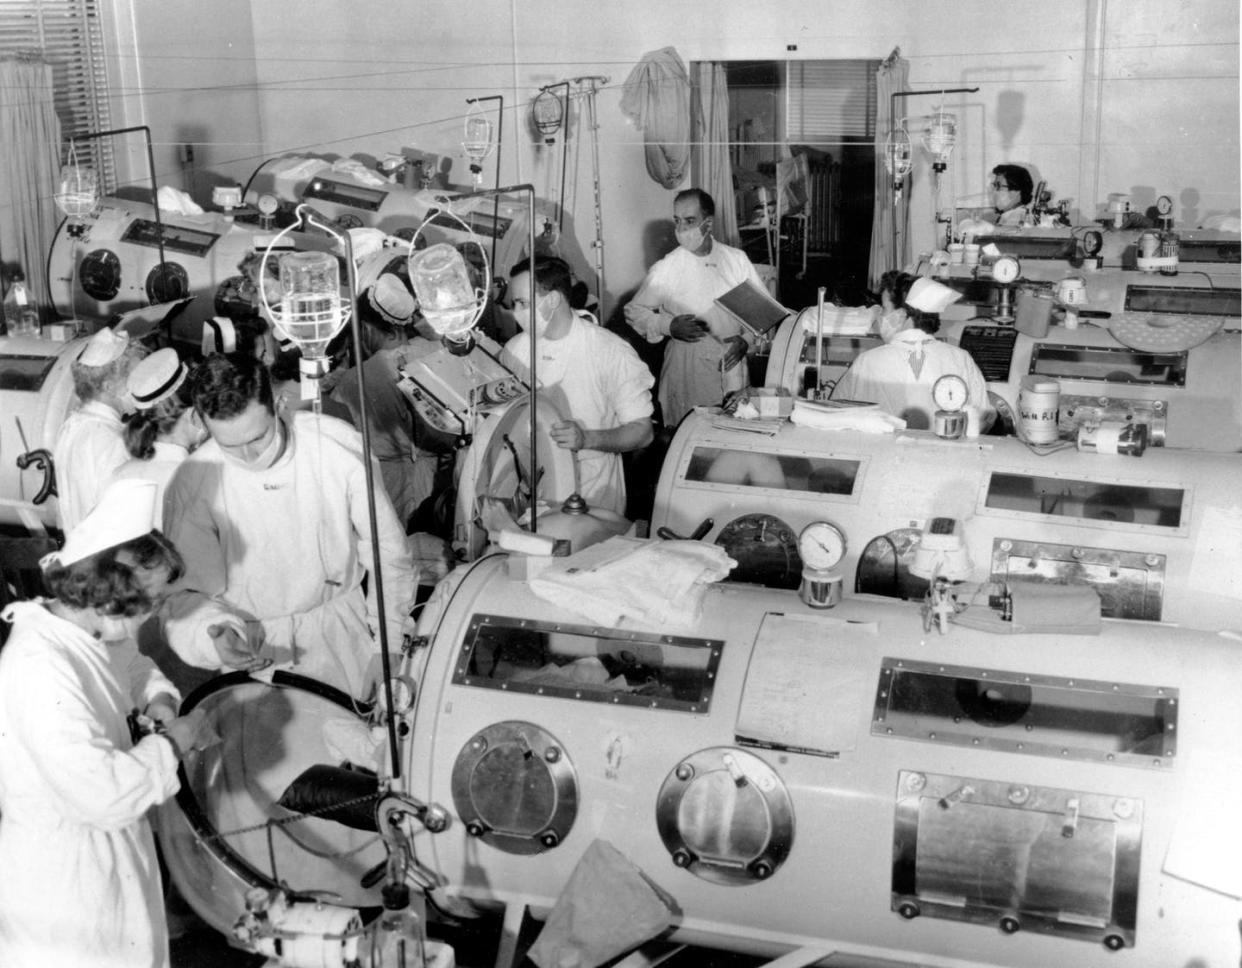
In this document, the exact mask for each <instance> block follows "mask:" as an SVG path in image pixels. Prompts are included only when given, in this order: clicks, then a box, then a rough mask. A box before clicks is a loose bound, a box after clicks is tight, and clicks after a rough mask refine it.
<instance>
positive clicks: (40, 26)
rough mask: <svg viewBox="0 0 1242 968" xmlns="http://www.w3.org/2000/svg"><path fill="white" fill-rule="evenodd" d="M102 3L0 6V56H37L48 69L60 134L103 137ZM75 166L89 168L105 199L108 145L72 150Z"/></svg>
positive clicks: (5, 0)
mask: <svg viewBox="0 0 1242 968" xmlns="http://www.w3.org/2000/svg"><path fill="white" fill-rule="evenodd" d="M106 2H107V0H0V56H3V55H11V54H31V53H34V54H40V55H42V57H43V58H44V60H46V61H47V62H48V63H50V64H51V65H52V73H53V78H54V81H53V83H54V87H55V92H56V113H57V115H59V117H60V125H61V134H62V136H63V137H64V138H65V139H66V140H68V139H71V138H72V137H73V136H74V135H81V134H87V133H90V132H94V131H106V130H108V129H109V128H111V127H112V123H111V115H110V112H109V110H108V78H107V72H106V60H105V56H104V35H103V21H102V19H101V13H100V10H101V7H102V6H103V5H104V4H105V3H106ZM77 155H78V162H79V163H80V164H90V165H93V166H94V167H95V169H96V171H98V172H99V180H100V186H101V188H102V189H103V191H104V192H105V193H108V192H111V191H114V190H115V188H116V167H115V163H114V160H113V153H112V146H111V144H110V143H109V139H107V138H104V139H99V140H94V141H82V142H79V143H78V144H77Z"/></svg>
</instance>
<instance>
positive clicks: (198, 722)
mask: <svg viewBox="0 0 1242 968" xmlns="http://www.w3.org/2000/svg"><path fill="white" fill-rule="evenodd" d="M164 732H165V733H166V734H167V735H168V737H169V739H171V740H172V741H173V745H174V746H176V747H177V751H178V752H179V753H180V754H181V755H182V756H185V755H186V754H187V753H189V752H191V751H196V750H205V749H207V747H209V746H214V745H215V744H216V743H218V742H220V734H219V733H217V732H216V728H215V727H214V726H213V725H212V724H211V720H209V719H208V718H207V713H206V711H205V710H203V709H201V708H200V709H194V710H191V711H190V712H189V713H187V714H186V715H184V716H178V717H177V718H176V719H174V720H173V721H172V722H171V723H169V724H168V728H167V729H165V730H164Z"/></svg>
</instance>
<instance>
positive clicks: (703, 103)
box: [690, 61, 739, 246]
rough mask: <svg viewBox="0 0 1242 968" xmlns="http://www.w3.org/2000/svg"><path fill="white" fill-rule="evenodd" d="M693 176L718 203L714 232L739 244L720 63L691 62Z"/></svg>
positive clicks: (725, 87) (726, 96) (726, 92)
mask: <svg viewBox="0 0 1242 968" xmlns="http://www.w3.org/2000/svg"><path fill="white" fill-rule="evenodd" d="M690 85H691V97H690V130H691V132H692V133H693V136H692V140H691V149H690V175H691V179H692V180H693V182H694V187H696V188H702V189H703V190H704V191H706V192H707V193H708V194H709V195H711V197H712V198H713V199H714V200H715V202H716V218H715V227H714V231H713V233H712V234H713V235H715V237H716V238H717V239H719V240H720V241H721V242H724V243H725V244H726V245H733V246H736V245H738V244H739V236H738V231H737V202H736V200H735V199H734V197H733V162H732V161H730V159H729V82H728V81H727V80H726V74H725V67H724V65H723V64H720V63H712V62H710V61H696V62H695V63H693V64H691V65H690Z"/></svg>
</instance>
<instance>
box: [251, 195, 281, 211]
mask: <svg viewBox="0 0 1242 968" xmlns="http://www.w3.org/2000/svg"><path fill="white" fill-rule="evenodd" d="M254 204H255V208H257V209H258V210H259V212H260V213H261V214H263V215H275V214H276V209H278V208H280V200H279V199H278V198H277V197H276V196H275V195H269V194H268V193H267V192H264V193H263V194H262V195H260V196H259V200H258V201H257V202H255V203H254Z"/></svg>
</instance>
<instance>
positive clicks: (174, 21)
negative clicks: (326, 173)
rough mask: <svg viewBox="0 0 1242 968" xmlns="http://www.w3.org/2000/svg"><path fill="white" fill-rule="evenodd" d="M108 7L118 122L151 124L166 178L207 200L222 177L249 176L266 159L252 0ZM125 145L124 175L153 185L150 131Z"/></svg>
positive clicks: (145, 1) (122, 0)
mask: <svg viewBox="0 0 1242 968" xmlns="http://www.w3.org/2000/svg"><path fill="white" fill-rule="evenodd" d="M106 9H107V11H108V12H109V14H110V15H111V16H112V17H113V24H112V29H111V31H110V33H111V35H112V37H113V38H114V40H115V44H116V46H115V49H110V50H109V76H110V78H112V79H114V81H115V83H113V85H112V88H113V95H114V96H113V99H112V120H113V126H114V127H116V128H122V127H130V126H134V125H142V124H145V125H147V126H148V127H150V129H151V141H152V154H153V155H154V158H155V173H156V181H157V183H158V184H159V185H173V186H174V187H177V188H182V189H184V190H187V191H189V192H191V194H193V195H194V197H195V198H196V200H197V201H198V202H199V203H200V204H203V205H207V204H208V203H210V201H211V188H212V186H213V185H217V184H232V183H236V182H241V183H242V184H244V183H245V181H246V180H247V179H248V178H249V177H250V174H251V173H252V172H253V171H254V169H255V168H256V167H258V165H259V163H260V162H261V161H262V160H263V159H264V158H265V157H266V156H265V154H264V151H263V147H262V144H261V137H260V126H259V88H258V85H257V83H256V80H257V79H256V72H255V65H256V54H255V46H254V38H253V35H252V34H251V23H250V0H211V2H210V3H203V2H201V0H115V2H114V3H113V4H110V5H107V6H106ZM186 145H189V146H190V152H191V153H192V157H191V158H189V159H188V160H187V158H186V157H185V155H183V150H184V148H183V146H186ZM115 147H116V150H117V159H118V173H119V174H120V176H121V179H122V182H130V183H132V184H133V185H135V186H140V187H142V188H145V187H146V186H147V185H148V184H149V181H150V175H149V174H148V170H147V169H148V165H147V159H146V149H145V145H144V144H143V139H142V137H141V136H140V135H130V136H128V137H127V138H124V139H118V140H117V141H116V142H115Z"/></svg>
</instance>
